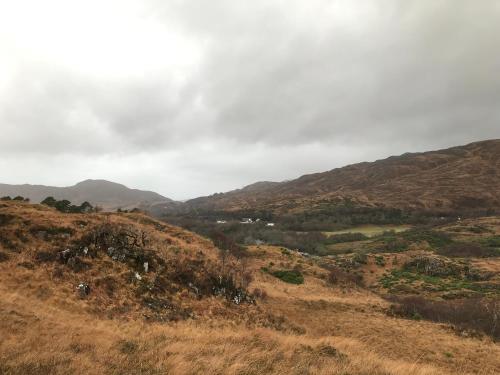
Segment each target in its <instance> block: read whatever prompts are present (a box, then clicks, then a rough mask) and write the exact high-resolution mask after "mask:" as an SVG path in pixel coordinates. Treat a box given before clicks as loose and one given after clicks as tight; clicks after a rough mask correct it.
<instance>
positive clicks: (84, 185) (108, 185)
mask: <svg viewBox="0 0 500 375" xmlns="http://www.w3.org/2000/svg"><path fill="white" fill-rule="evenodd" d="M17 195H20V196H23V197H26V198H29V199H30V200H31V201H32V202H36V203H39V202H41V201H42V200H43V199H45V198H46V197H49V196H52V197H54V198H55V199H57V200H62V199H67V200H69V201H71V202H72V203H75V204H81V203H82V202H84V201H87V202H90V203H91V204H92V205H94V206H96V205H97V206H100V207H102V208H103V209H105V210H116V209H117V208H124V209H128V208H136V207H139V208H143V209H148V208H149V207H150V206H152V205H155V204H168V203H173V201H172V200H171V199H169V198H166V197H164V196H161V195H160V194H157V193H154V192H151V191H144V190H137V189H129V188H128V187H126V186H124V185H121V184H117V183H115V182H110V181H106V180H85V181H82V182H79V183H77V184H76V185H74V186H68V187H54V186H43V185H27V184H26V185H7V184H0V196H11V197H14V196H17Z"/></svg>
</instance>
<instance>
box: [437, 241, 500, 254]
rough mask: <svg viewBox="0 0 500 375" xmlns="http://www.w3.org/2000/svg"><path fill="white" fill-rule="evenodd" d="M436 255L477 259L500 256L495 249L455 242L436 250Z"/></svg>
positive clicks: (476, 244) (470, 243)
mask: <svg viewBox="0 0 500 375" xmlns="http://www.w3.org/2000/svg"><path fill="white" fill-rule="evenodd" d="M438 253H439V254H441V255H444V256H448V257H461V258H467V257H479V258H487V257H493V256H497V255H500V254H499V251H498V250H497V249H494V248H491V247H486V246H482V245H481V244H478V243H472V242H457V243H453V244H451V245H448V246H445V247H443V248H441V249H439V250H438Z"/></svg>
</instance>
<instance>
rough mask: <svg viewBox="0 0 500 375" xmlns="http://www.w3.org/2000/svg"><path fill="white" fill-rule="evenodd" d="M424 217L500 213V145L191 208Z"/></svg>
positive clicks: (227, 196)
mask: <svg viewBox="0 0 500 375" xmlns="http://www.w3.org/2000/svg"><path fill="white" fill-rule="evenodd" d="M352 205H353V206H356V207H371V208H386V209H387V208H392V209H401V210H403V211H408V210H419V211H423V212H429V211H430V212H434V213H436V212H437V213H447V212H483V213H484V212H486V211H488V210H490V211H491V210H497V211H498V210H499V209H500V140H489V141H483V142H477V143H472V144H469V145H466V146H459V147H453V148H449V149H446V150H439V151H431V152H424V153H413V154H412V153H407V154H404V155H401V156H393V157H390V158H387V159H384V160H378V161H375V162H371V163H368V162H365V163H359V164H354V165H349V166H346V167H343V168H337V169H333V170H331V171H328V172H323V173H315V174H310V175H305V176H302V177H300V178H298V179H295V180H291V181H286V182H282V183H260V184H254V185H252V186H250V187H248V188H243V189H240V190H235V191H232V192H228V193H224V194H215V195H212V196H209V197H203V198H196V199H193V200H190V201H188V202H187V204H186V207H185V209H186V210H189V209H195V210H197V211H200V210H201V211H203V210H204V211H229V212H238V211H245V210H250V211H266V212H269V213H272V214H275V215H284V214H290V213H300V212H304V211H315V212H316V213H319V214H320V213H321V212H322V211H325V210H326V211H331V210H332V206H333V207H335V206H347V207H349V206H352Z"/></svg>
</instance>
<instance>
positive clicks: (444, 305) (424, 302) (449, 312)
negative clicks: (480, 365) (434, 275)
mask: <svg viewBox="0 0 500 375" xmlns="http://www.w3.org/2000/svg"><path fill="white" fill-rule="evenodd" d="M390 300H392V301H393V302H396V303H395V304H394V305H392V306H391V310H390V311H391V313H392V314H394V315H397V316H403V317H406V318H412V319H426V320H431V321H434V322H439V323H451V324H453V325H454V326H455V327H456V328H458V329H460V330H472V331H476V332H480V333H484V334H487V335H489V336H491V337H493V339H495V340H497V341H498V340H500V299H498V298H496V299H486V298H470V299H464V300H455V301H433V300H429V299H426V298H424V297H421V296H411V297H403V298H400V297H395V296H392V297H391V298H390Z"/></svg>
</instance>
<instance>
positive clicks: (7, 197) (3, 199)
mask: <svg viewBox="0 0 500 375" xmlns="http://www.w3.org/2000/svg"><path fill="white" fill-rule="evenodd" d="M11 200H12V198H11V197H9V196H8V195H6V196H5V197H2V198H0V201H11Z"/></svg>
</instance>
